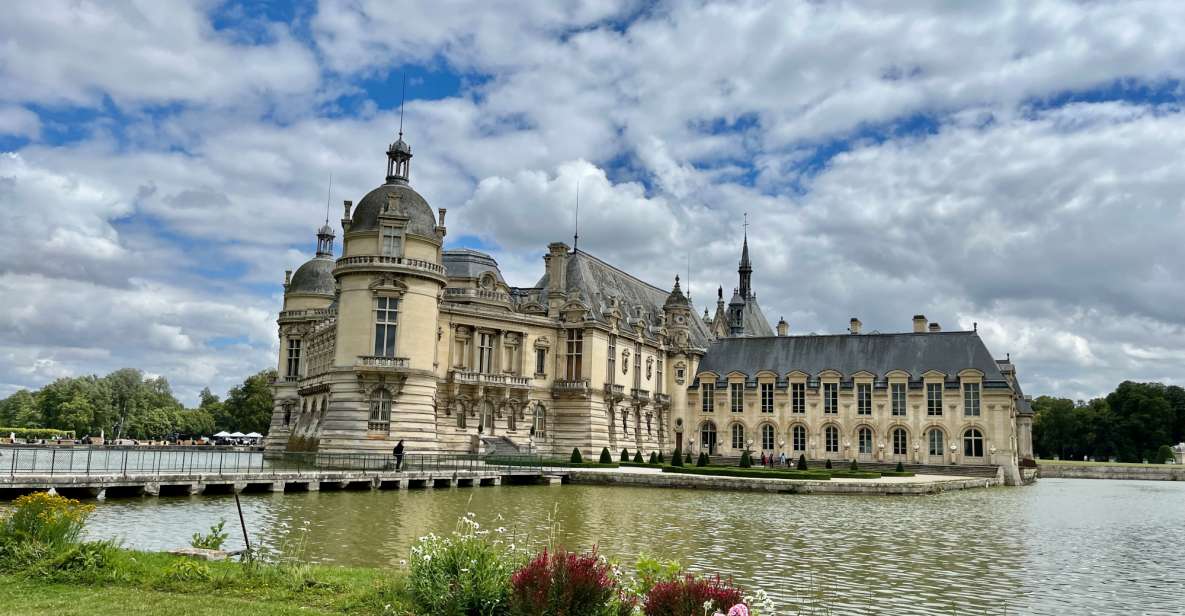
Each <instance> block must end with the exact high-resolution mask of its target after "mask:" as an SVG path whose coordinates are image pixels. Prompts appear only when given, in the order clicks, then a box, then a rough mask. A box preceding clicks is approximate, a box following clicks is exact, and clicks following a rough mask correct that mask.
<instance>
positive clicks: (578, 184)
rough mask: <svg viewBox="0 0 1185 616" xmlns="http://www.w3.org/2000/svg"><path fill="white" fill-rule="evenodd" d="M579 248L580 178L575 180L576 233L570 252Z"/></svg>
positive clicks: (573, 236)
mask: <svg viewBox="0 0 1185 616" xmlns="http://www.w3.org/2000/svg"><path fill="white" fill-rule="evenodd" d="M579 246H580V178H576V232H575V233H574V234H573V235H572V252H576V249H577V248H578V247H579Z"/></svg>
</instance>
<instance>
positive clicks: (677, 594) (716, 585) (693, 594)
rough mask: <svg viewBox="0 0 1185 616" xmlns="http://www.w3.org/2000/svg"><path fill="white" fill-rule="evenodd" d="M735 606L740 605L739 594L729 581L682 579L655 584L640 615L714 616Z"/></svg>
mask: <svg viewBox="0 0 1185 616" xmlns="http://www.w3.org/2000/svg"><path fill="white" fill-rule="evenodd" d="M738 603H742V592H741V590H740V589H739V588H736V587H735V586H733V585H732V583H731V581H725V580H722V579H720V576H719V575H716V576H713V577H710V578H700V577H696V576H694V575H685V576H683V577H682V578H677V579H674V580H670V581H666V582H659V583H658V584H655V585H654V588H651V589H650V592H649V593H647V595H646V599H645V602H644V603H643V613H644V614H646V616H687V615H688V614H695V613H696V612H697V611H698V610H700V609H702V610H703V613H705V614H713V610H723V609H727V608H731V607H732V606H735V605H737V604H738Z"/></svg>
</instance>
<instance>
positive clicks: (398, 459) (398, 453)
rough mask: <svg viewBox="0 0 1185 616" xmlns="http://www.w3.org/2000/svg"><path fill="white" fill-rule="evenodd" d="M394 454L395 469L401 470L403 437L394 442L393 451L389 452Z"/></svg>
mask: <svg viewBox="0 0 1185 616" xmlns="http://www.w3.org/2000/svg"><path fill="white" fill-rule="evenodd" d="M391 453H393V454H394V455H395V470H396V471H400V470H403V439H399V442H398V443H396V444H395V451H393V452H391Z"/></svg>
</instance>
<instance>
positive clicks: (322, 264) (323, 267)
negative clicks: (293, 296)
mask: <svg viewBox="0 0 1185 616" xmlns="http://www.w3.org/2000/svg"><path fill="white" fill-rule="evenodd" d="M333 265H334V261H333V259H332V258H331V257H316V258H313V259H309V260H308V261H307V262H305V264H304V265H302V266H300V267H299V268H298V269H297V270H296V273H295V274H293V275H292V280H291V281H289V282H288V289H287V291H286V292H287V293H311V294H315V295H330V296H332V295H333V294H334V293H335V292H336V289H337V282H336V281H335V280H334V279H333Z"/></svg>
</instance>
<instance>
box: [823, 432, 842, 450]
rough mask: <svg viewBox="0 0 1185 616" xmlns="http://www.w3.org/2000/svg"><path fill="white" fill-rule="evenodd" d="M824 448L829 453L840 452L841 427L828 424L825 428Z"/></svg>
mask: <svg viewBox="0 0 1185 616" xmlns="http://www.w3.org/2000/svg"><path fill="white" fill-rule="evenodd" d="M823 448H824V450H825V451H827V453H838V452H839V428H836V427H835V426H827V427H826V428H824V429H823Z"/></svg>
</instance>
